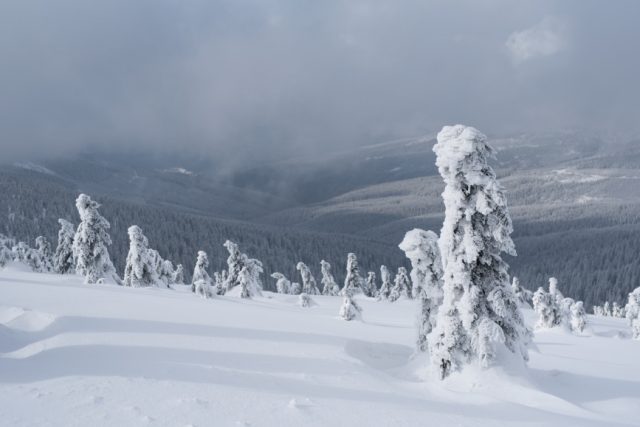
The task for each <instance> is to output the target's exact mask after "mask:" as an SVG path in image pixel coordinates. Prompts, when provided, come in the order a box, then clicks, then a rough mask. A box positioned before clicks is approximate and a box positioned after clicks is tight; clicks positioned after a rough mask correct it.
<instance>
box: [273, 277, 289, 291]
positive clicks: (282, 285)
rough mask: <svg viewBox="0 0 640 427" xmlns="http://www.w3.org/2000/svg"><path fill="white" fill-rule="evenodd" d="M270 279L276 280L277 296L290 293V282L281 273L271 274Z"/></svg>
mask: <svg viewBox="0 0 640 427" xmlns="http://www.w3.org/2000/svg"><path fill="white" fill-rule="evenodd" d="M271 277H273V278H274V279H276V292H277V293H279V294H289V293H291V282H290V281H289V279H287V278H286V277H285V275H284V274H282V273H278V272H276V273H271Z"/></svg>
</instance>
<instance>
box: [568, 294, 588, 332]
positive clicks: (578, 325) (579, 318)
mask: <svg viewBox="0 0 640 427" xmlns="http://www.w3.org/2000/svg"><path fill="white" fill-rule="evenodd" d="M570 316H571V317H570V320H569V326H571V330H572V331H573V332H577V333H580V334H581V333H582V332H583V331H584V328H585V326H587V313H586V311H585V310H584V304H583V303H582V301H577V302H575V303H574V304H573V305H572V306H571V309H570Z"/></svg>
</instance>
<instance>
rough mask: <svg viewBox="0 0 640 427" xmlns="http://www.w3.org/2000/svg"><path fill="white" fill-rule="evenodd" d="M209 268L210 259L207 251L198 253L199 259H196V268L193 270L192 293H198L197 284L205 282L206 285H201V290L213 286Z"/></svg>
mask: <svg viewBox="0 0 640 427" xmlns="http://www.w3.org/2000/svg"><path fill="white" fill-rule="evenodd" d="M207 268H209V257H207V253H206V252H205V251H198V258H197V259H196V266H195V267H194V268H193V277H192V278H191V292H196V291H197V289H196V288H197V282H200V281H202V282H204V283H205V284H206V286H205V285H201V286H200V287H201V288H203V289H204V288H207V289H208V288H209V287H210V286H211V277H209V273H207Z"/></svg>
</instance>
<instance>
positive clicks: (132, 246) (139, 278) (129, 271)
mask: <svg viewBox="0 0 640 427" xmlns="http://www.w3.org/2000/svg"><path fill="white" fill-rule="evenodd" d="M128 233H129V254H128V255H127V264H126V266H125V268H124V281H123V282H124V285H125V286H132V287H134V288H140V287H145V286H155V285H156V283H157V282H158V271H157V269H156V265H155V260H154V259H153V256H152V254H151V253H150V250H149V241H148V240H147V238H146V237H145V235H144V234H143V233H142V230H141V229H140V227H138V226H137V225H132V226H131V227H129V230H128Z"/></svg>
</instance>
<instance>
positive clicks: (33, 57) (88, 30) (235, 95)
mask: <svg viewBox="0 0 640 427" xmlns="http://www.w3.org/2000/svg"><path fill="white" fill-rule="evenodd" d="M638 12H640V4H638V3H637V2H633V1H628V2H627V1H620V2H596V1H588V0H585V1H581V0H570V1H555V2H554V1H544V0H543V1H539V0H530V1H524V2H512V1H508V0H487V1H482V2H479V1H472V0H467V1H459V2H448V1H418V0H406V1H397V2H388V1H381V0H369V1H359V0H350V1H347V0H344V1H339V0H327V1H311V0H306V1H305V0H302V1H301V0H279V1H277V0H261V1H259V0H247V1H235V0H226V1H220V0H217V1H216V0H212V1H204V0H185V1H169V0H139V1H123V0H108V1H107V0H100V1H94V2H87V1H83V0H60V1H56V2H55V3H52V2H50V1H46V0H33V1H23V0H6V1H4V2H2V3H0V64H1V67H0V100H1V103H0V146H1V148H2V152H3V156H4V158H5V159H14V158H16V159H17V158H33V157H37V156H52V155H64V154H67V153H70V152H74V151H77V150H81V149H86V148H88V147H101V148H104V147H114V148H120V147H130V146H134V147H143V148H145V147H149V148H152V149H155V150H170V149H172V148H175V147H180V149H181V150H187V151H192V152H200V153H202V154H204V155H206V156H211V157H212V158H214V159H230V160H232V161H234V162H239V161H245V160H248V161H257V160H259V159H263V158H265V157H266V156H267V157H268V156H271V157H278V156H286V157H292V156H296V155H297V154H298V153H299V152H301V151H304V152H314V151H320V150H335V149H339V148H341V147H344V146H345V145H347V144H361V143H364V142H368V141H380V140H384V139H387V138H389V139H391V138H397V137H404V136H413V135H418V134H421V133H427V132H432V131H433V130H435V129H438V128H439V127H440V126H441V125H442V124H445V123H454V122H464V123H468V124H472V125H474V126H476V127H478V128H480V129H482V130H483V131H485V132H487V133H491V132H503V131H521V130H549V129H554V128H566V127H582V128H594V129H600V128H603V129H617V128H621V127H624V128H634V130H636V131H637V130H638V129H637V128H638V124H637V120H636V118H637V116H638V113H639V112H640V111H638V110H640V107H639V104H638V102H637V99H639V95H640V93H639V92H640V90H639V89H638V85H637V84H636V83H635V81H636V78H637V77H636V76H637V75H638V71H639V70H638V61H639V59H638V58H640V55H638V44H637V40H638V33H639V30H638V29H637V25H636V23H635V22H634V20H633V19H631V17H633V16H638ZM546 17H554V18H553V19H554V20H555V21H553V22H562V25H563V27H562V39H558V40H561V41H562V42H563V43H564V42H565V41H566V40H570V42H571V45H570V48H567V49H559V48H556V47H557V46H556V47H554V46H551V45H550V44H545V42H544V37H543V39H542V40H543V42H542V44H540V43H541V42H540V39H535V37H534V38H533V39H532V38H531V31H533V33H534V34H533V35H534V36H536V35H538V36H539V35H540V34H545V33H544V32H542V33H540V32H539V31H538V32H537V33H536V28H538V27H537V26H539V25H543V27H544V25H548V24H544V23H545V22H547V21H545V18H546ZM547 19H548V18H547ZM541 23H543V24H541ZM532 28H533V29H534V30H531V29H532ZM538 29H539V28H538ZM543 30H544V28H543ZM552 30H553V28H552ZM556 33H557V32H552V34H556ZM514 34H516V35H517V34H520V35H521V37H520V41H519V43H520V44H519V45H518V46H519V47H518V49H520V50H519V51H520V52H524V53H521V55H524V56H527V57H528V58H530V57H531V55H532V52H533V54H537V56H538V58H537V59H536V60H535V61H526V64H522V65H523V66H517V67H514V66H513V61H512V58H513V57H512V55H513V52H514V50H513V48H512V49H511V50H510V49H509V47H508V46H507V45H505V41H506V40H508V39H509V37H510V35H511V36H512V37H514V36H513V35H514ZM523 34H524V36H522V35H523ZM527 34H528V35H529V39H527V37H526V36H527ZM552 38H553V37H552ZM516 39H517V37H516ZM531 40H534V42H535V43H533V44H531ZM536 40H537V42H536ZM527 42H528V43H529V44H527ZM523 43H524V44H523ZM536 43H537V44H536ZM550 46H551V47H550ZM512 47H513V46H512ZM516 50H517V49H516ZM549 52H551V53H553V54H549ZM545 53H546V54H545ZM534 56H535V55H534Z"/></svg>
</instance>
